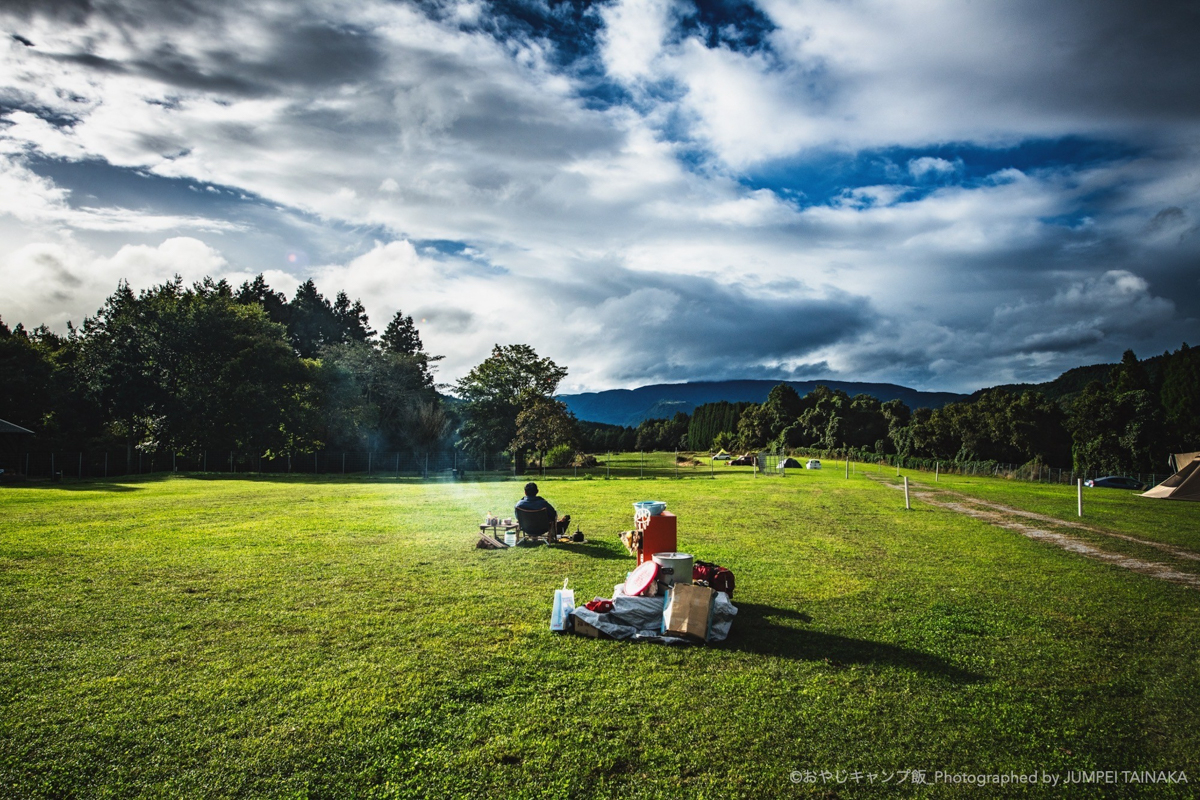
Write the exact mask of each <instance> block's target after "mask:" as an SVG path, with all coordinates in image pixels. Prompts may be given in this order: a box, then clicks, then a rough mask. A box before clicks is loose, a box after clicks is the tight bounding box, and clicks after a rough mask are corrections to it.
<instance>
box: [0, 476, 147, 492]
mask: <svg viewBox="0 0 1200 800" xmlns="http://www.w3.org/2000/svg"><path fill="white" fill-rule="evenodd" d="M131 480H132V479H131ZM141 488H142V487H140V486H127V485H125V484H119V483H112V482H111V479H110V480H104V479H100V478H97V479H94V480H93V479H92V478H83V479H79V478H75V479H67V480H65V481H62V482H61V483H55V482H54V481H52V480H49V479H47V480H37V479H36V478H35V479H33V480H29V481H25V480H17V481H5V482H4V483H0V491H2V490H4V489H56V490H58V491H60V492H136V491H140V490H141Z"/></svg>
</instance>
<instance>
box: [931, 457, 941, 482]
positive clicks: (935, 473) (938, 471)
mask: <svg viewBox="0 0 1200 800" xmlns="http://www.w3.org/2000/svg"><path fill="white" fill-rule="evenodd" d="M941 471H942V464H941V462H940V461H935V462H933V482H934V483H937V480H938V475H939V474H941Z"/></svg>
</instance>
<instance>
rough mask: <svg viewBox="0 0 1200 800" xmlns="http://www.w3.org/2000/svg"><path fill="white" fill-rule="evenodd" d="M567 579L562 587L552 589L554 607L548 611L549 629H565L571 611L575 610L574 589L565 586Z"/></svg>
mask: <svg viewBox="0 0 1200 800" xmlns="http://www.w3.org/2000/svg"><path fill="white" fill-rule="evenodd" d="M567 580H568V579H564V580H563V587H562V588H561V589H555V590H554V609H553V610H552V611H551V612H550V630H552V631H565V630H566V629H567V621H568V620H569V619H570V618H571V612H572V611H574V610H575V590H574V589H568V588H567Z"/></svg>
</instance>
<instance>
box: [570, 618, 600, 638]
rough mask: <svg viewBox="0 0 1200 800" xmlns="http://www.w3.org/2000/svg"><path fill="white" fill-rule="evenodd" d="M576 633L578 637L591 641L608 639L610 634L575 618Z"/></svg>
mask: <svg viewBox="0 0 1200 800" xmlns="http://www.w3.org/2000/svg"><path fill="white" fill-rule="evenodd" d="M575 633H576V634H577V635H578V636H586V637H588V638H589V639H607V638H608V634H607V633H605V632H604V631H602V630H600V629H599V628H597V627H595V626H594V625H592V624H590V623H587V622H584V621H583V620H582V619H580V618H579V617H575Z"/></svg>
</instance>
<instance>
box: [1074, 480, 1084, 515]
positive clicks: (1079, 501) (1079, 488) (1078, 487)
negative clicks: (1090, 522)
mask: <svg viewBox="0 0 1200 800" xmlns="http://www.w3.org/2000/svg"><path fill="white" fill-rule="evenodd" d="M1075 480H1076V484H1075V493H1076V497H1075V500H1076V505H1077V507H1078V511H1079V516H1081V517H1082V516H1083V478H1076V479H1075Z"/></svg>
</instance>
